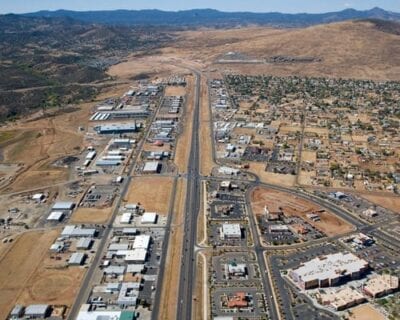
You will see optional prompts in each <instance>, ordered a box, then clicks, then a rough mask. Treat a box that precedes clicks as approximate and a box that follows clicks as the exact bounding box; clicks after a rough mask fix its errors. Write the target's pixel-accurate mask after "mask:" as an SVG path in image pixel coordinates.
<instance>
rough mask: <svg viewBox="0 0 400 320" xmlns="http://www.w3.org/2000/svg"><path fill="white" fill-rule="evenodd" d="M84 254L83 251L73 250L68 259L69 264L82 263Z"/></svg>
mask: <svg viewBox="0 0 400 320" xmlns="http://www.w3.org/2000/svg"><path fill="white" fill-rule="evenodd" d="M85 257H86V254H84V253H83V252H74V253H73V254H72V255H71V257H70V258H69V260H68V263H69V264H82V262H83V260H84V259H85Z"/></svg>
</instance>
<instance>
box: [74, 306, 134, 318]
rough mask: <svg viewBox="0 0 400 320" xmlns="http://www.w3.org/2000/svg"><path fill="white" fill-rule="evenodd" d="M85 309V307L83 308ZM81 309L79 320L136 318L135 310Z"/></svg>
mask: <svg viewBox="0 0 400 320" xmlns="http://www.w3.org/2000/svg"><path fill="white" fill-rule="evenodd" d="M82 309H83V308H82ZM82 309H81V311H79V314H78V317H77V318H76V319H77V320H135V319H136V316H135V312H134V311H128V310H124V311H98V310H96V311H89V310H82Z"/></svg>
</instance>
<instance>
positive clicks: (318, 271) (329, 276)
mask: <svg viewBox="0 0 400 320" xmlns="http://www.w3.org/2000/svg"><path fill="white" fill-rule="evenodd" d="M368 268H369V265H368V262H367V261H365V260H363V259H360V258H358V257H357V256H356V255H354V254H352V253H335V254H331V255H326V256H322V257H317V258H315V259H312V260H310V261H308V262H305V263H303V264H302V265H301V266H300V267H299V268H297V269H293V270H290V271H289V276H290V277H291V278H292V279H293V281H294V282H295V283H296V284H297V285H298V286H299V288H301V289H305V290H307V289H312V288H318V287H330V286H336V285H339V284H341V283H345V282H347V281H349V280H353V279H359V278H360V277H361V276H362V275H363V274H364V273H365V272H366V271H367V270H368Z"/></svg>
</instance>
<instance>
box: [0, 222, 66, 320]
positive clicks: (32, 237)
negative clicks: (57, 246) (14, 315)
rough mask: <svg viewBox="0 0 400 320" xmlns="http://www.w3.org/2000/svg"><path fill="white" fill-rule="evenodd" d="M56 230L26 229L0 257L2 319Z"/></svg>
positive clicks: (35, 266) (0, 317) (54, 235)
mask: <svg viewBox="0 0 400 320" xmlns="http://www.w3.org/2000/svg"><path fill="white" fill-rule="evenodd" d="M59 232H60V230H50V231H46V232H44V231H39V232H26V233H24V234H23V235H21V236H19V237H18V238H17V239H16V240H15V242H14V244H13V246H12V247H11V248H10V249H9V250H8V251H6V252H4V254H3V256H2V257H1V259H0V270H1V272H0V292H1V294H0V319H5V318H6V316H7V315H8V313H9V312H10V310H11V309H12V307H13V306H14V304H15V302H16V301H17V299H18V297H19V296H20V294H21V293H22V291H23V290H24V288H26V286H27V284H28V281H30V279H32V275H34V274H35V273H36V271H37V269H38V268H39V266H40V265H41V263H42V260H43V259H44V257H45V256H46V254H47V252H48V250H49V248H50V245H51V244H52V243H53V242H54V240H55V239H56V238H57V236H58V235H59Z"/></svg>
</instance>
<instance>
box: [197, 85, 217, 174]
mask: <svg viewBox="0 0 400 320" xmlns="http://www.w3.org/2000/svg"><path fill="white" fill-rule="evenodd" d="M200 98H201V103H200V141H201V143H200V167H201V168H200V171H201V174H202V175H210V173H211V171H212V168H213V167H214V165H215V164H214V161H213V150H212V141H211V139H212V136H211V127H210V122H211V115H210V108H209V101H208V86H207V81H206V79H205V78H202V85H201V97H200Z"/></svg>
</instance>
